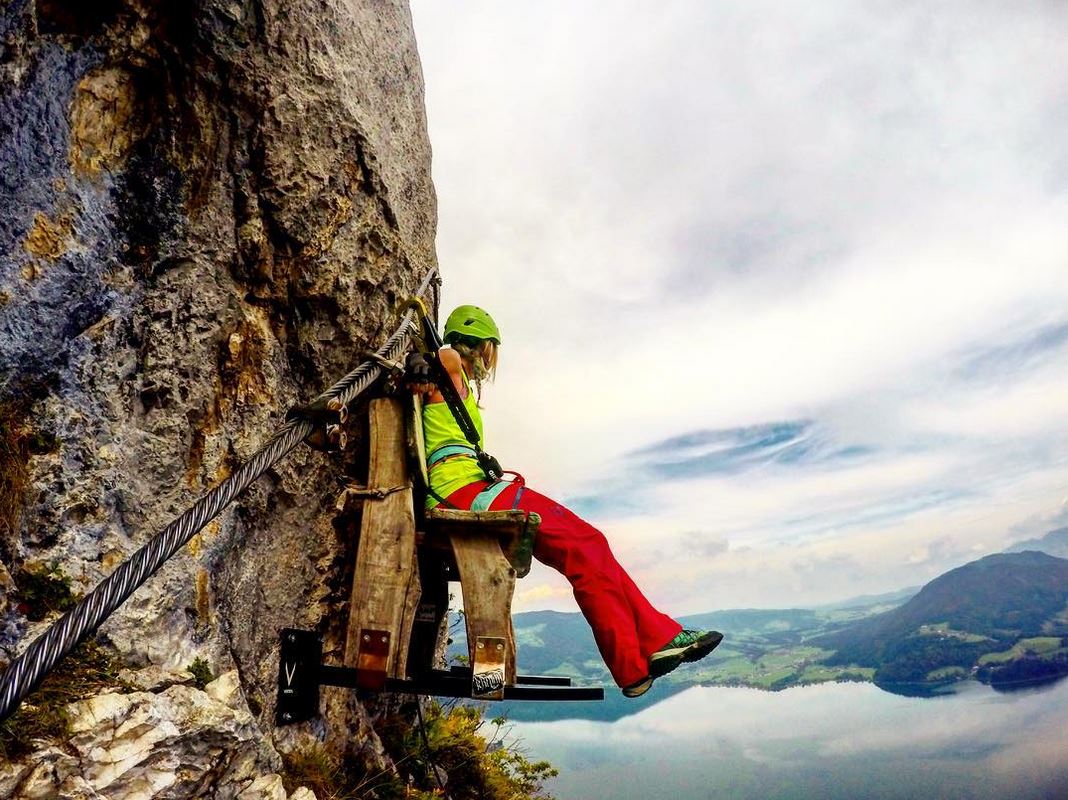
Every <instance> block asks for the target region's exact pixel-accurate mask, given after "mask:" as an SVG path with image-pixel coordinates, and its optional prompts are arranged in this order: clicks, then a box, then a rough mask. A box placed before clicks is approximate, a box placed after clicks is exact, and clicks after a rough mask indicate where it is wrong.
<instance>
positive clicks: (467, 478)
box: [423, 375, 486, 508]
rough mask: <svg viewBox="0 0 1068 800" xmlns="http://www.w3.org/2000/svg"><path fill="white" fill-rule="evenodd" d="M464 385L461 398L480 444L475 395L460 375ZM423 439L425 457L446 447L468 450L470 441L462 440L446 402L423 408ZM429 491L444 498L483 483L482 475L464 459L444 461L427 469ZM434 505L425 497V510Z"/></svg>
mask: <svg viewBox="0 0 1068 800" xmlns="http://www.w3.org/2000/svg"><path fill="white" fill-rule="evenodd" d="M464 383H465V384H466V386H467V397H465V398H464V407H465V408H466V409H467V413H468V414H470V415H471V421H472V422H473V423H474V424H475V430H476V431H478V440H479V444H480V445H482V444H483V442H482V439H483V434H482V414H480V413H479V410H478V402H477V400H476V399H475V393H474V392H473V391H472V390H471V383H470V382H469V381H468V380H467V376H466V375H464ZM423 438H424V439H425V440H426V455H427V458H430V457H431V456H432V455H433V454H434V451H435V450H437V449H438V448H440V447H444V446H445V445H450V444H458V445H463V446H464V447H470V446H471V444H470V442H468V441H467V439H465V438H464V435H463V432H462V431H461V430H460V426H459V425H457V424H456V418H455V417H453V415H452V412H451V411H450V410H449V405H448V403H444V402H442V403H428V404H426V405H424V406H423ZM429 472H430V488H431V489H432V490H433V491H434V492H436V493H437V494H438V496H440V497H448V496H449V495H450V494H452V493H453V492H455V491H456V490H457V489H460V488H463V487H464V486H467V484H469V483H474V482H475V481H483V480H485V479H486V474H485V473H484V472H483V471H482V468H481V467H479V465H478V462H477V461H476V460H475V459H474V458H473V457H472V458H466V457H464V456H459V457H456V456H454V457H451V458H447V459H446V460H444V461H441V462H439V463H437V464H435V465H434V466H433V467H429ZM436 505H438V501H437V500H435V499H434V498H433V497H432V496H430V495H428V496H427V499H426V506H427V508H433V507H434V506H436Z"/></svg>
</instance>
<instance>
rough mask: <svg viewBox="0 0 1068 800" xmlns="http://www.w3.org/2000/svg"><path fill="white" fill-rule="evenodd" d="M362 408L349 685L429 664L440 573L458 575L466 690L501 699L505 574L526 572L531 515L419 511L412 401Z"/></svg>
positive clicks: (506, 654)
mask: <svg viewBox="0 0 1068 800" xmlns="http://www.w3.org/2000/svg"><path fill="white" fill-rule="evenodd" d="M370 415H371V416H370V423H371V425H370V429H371V457H370V467H369V472H368V475H369V477H368V487H367V489H366V490H361V494H363V496H364V498H365V502H364V504H363V517H362V522H361V526H360V543H359V548H358V554H357V560H356V572H355V576H354V581H353V588H352V596H351V604H350V612H349V628H348V639H347V644H346V649H345V664H346V665H348V666H354V667H355V668H356V674H357V685H359V686H361V687H362V688H368V689H381V688H382V687H383V686H384V685H385V684H386V681H387V680H388V679H390V678H393V679H404V678H407V677H410V678H415V679H418V678H419V677H421V676H422V675H424V674H429V673H430V672H432V671H433V670H434V664H433V660H434V657H435V653H437V652H438V651H439V645H440V644H441V643H440V641H439V634H440V632H441V630H442V620H443V618H444V616H445V614H446V613H447V611H448V600H449V597H448V581H449V579H450V578H451V579H453V580H455V579H459V582H460V585H461V587H462V590H463V597H464V611H465V613H464V619H465V623H466V626H467V644H468V652H469V657H470V665H471V666H470V675H471V697H474V698H477V699H484V700H501V699H503V698H504V694H505V688H506V687H511V686H514V685H515V683H516V646H515V632H514V631H513V629H512V595H513V592H514V591H515V581H516V579H517V578H519V577H523V576H524V575H526V574H527V572H529V570H530V563H531V556H532V552H533V542H534V536H535V532H536V529H537V526H538V525H539V524H540V522H541V520H540V518H539V517H538V515H537V514H528V513H526V512H524V511H519V510H514V511H512V510H509V511H460V510H454V509H448V508H441V507H437V508H433V509H429V510H426V511H425V512H423V511H422V508H423V506H422V499H423V497H425V490H426V487H427V486H428V485H429V480H428V477H427V474H426V448H425V443H424V441H423V425H422V407H421V403H420V402H419V399H418V398H415V400H414V402H413V403H412V404H411V406H410V408H409V410H408V413H407V414H406V413H405V409H404V404H402V402H401V401H400V400H397V399H394V398H384V399H379V400H374V401H372V402H371V405H370ZM406 416H407V421H408V424H407V425H406V424H405V418H406ZM413 477H414V478H415V484H416V486H415V487H414V488H413V481H412V478H413ZM417 520H418V522H419V524H418V526H417ZM417 527H418V529H419V530H418V531H417Z"/></svg>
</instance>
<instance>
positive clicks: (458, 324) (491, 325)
mask: <svg viewBox="0 0 1068 800" xmlns="http://www.w3.org/2000/svg"><path fill="white" fill-rule="evenodd" d="M461 336H469V337H471V338H472V339H492V340H493V341H494V342H496V343H497V344H500V343H501V332H500V331H499V330H497V323H496V322H494V321H493V317H491V316H490V315H489V314H487V313H486V312H485V311H484V310H482V309H481V308H479V307H478V306H459V307H457V308H456V309H455V310H454V311H453V312H452V313H451V314H449V318H448V319H447V320H445V336H444V339H445V341H446V343H452V342H455V341H456V340H457V339H459V338H460V337H461Z"/></svg>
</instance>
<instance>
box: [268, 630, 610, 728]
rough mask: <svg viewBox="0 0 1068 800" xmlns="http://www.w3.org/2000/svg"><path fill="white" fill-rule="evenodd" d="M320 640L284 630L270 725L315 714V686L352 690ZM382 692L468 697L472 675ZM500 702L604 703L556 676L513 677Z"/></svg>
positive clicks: (450, 673) (438, 677)
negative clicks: (328, 660) (327, 659)
mask: <svg viewBox="0 0 1068 800" xmlns="http://www.w3.org/2000/svg"><path fill="white" fill-rule="evenodd" d="M322 662H323V640H322V639H321V638H320V637H319V635H318V634H317V633H315V632H313V631H302V630H298V629H296V628H283V629H282V633H281V647H280V651H279V657H278V699H277V703H276V705H275V723H276V724H277V725H292V724H294V723H297V722H305V721H307V720H309V719H312V718H313V717H316V716H318V715H319V687H320V686H341V687H345V688H349V689H355V688H357V671H356V670H355V669H352V668H350V667H335V666H330V665H327V664H323V663H322ZM382 691H386V692H395V693H399V694H428V695H435V696H437V697H468V698H469V697H471V696H472V673H471V669H470V668H468V667H453V668H452V669H449V670H431V671H429V672H427V673H426V674H424V675H421V676H418V677H415V678H408V679H406V680H399V679H397V678H388V679H387V680H386V682H385V685H384V686H383V687H382ZM503 699H505V700H542V701H545V700H604V689H603V688H601V687H600V686H572V685H571V679H570V678H567V677H561V676H556V675H518V676H516V682H515V685H514V686H505V687H504V698H503Z"/></svg>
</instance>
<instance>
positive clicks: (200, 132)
mask: <svg viewBox="0 0 1068 800" xmlns="http://www.w3.org/2000/svg"><path fill="white" fill-rule="evenodd" d="M435 224H436V211H435V199H434V193H433V187H432V184H431V180H430V147H429V143H428V140H427V135H426V124H425V118H424V105H423V94H422V76H421V72H420V66H419V60H418V55H417V52H416V49H415V40H414V34H413V31H412V24H411V18H410V14H409V11H408V8H407V4H406V3H405V2H391V1H390V0H196V1H195V2H188V1H187V0H103V1H102V2H99V3H81V2H77V0H36V2H34V0H9V2H7V3H6V4H4V5H3V8H2V10H0V376H2V377H0V428H2V429H3V430H2V434H3V435H2V436H0V603H2V604H3V608H2V612H3V626H2V629H0V647H2V648H3V651H4V652H6V654H7V657H11V656H13V655H15V654H16V653H17V652H20V651H21V649H22V648H24V647H25V646H26V645H27V644H28V643H29V639H30V637H31V636H33V635H36V634H37V633H39V632H40V630H41V624H37V625H33V624H32V623H29V622H28V621H27V619H26V617H25V616H24V611H25V608H23V607H22V606H21V605H20V587H19V576H20V574H22V571H23V570H24V569H25V567H26V565H28V564H31V563H46V564H49V563H52V562H55V563H57V564H58V565H60V567H61V569H62V570H63V571H64V572H65V574H66V575H68V576H69V577H70V578H71V581H72V588H73V589H74V590H75V591H79V592H84V591H87V590H89V589H91V588H92V587H93V586H94V585H95V584H96V583H97V582H98V581H99V580H101V579H102V578H103V577H105V576H106V575H108V574H109V573H110V572H111V571H112V570H113V569H114V568H115V566H116V565H117V564H119V563H121V561H122V560H123V559H124V558H125V557H126V556H127V555H128V554H129V553H131V552H132V551H133V550H134V549H136V548H137V547H139V546H140V545H141V544H143V543H144V542H145V541H146V540H147V539H148V538H149V537H150V536H151V535H153V534H154V533H155V532H157V531H158V530H160V529H162V528H163V527H164V526H165V525H166V524H167V523H168V522H169V521H170V520H171V519H173V518H174V517H175V516H177V515H178V514H179V513H181V512H182V511H183V510H185V509H186V508H187V507H188V506H189V505H190V504H191V503H192V501H193V500H194V499H195V498H196V497H197V496H198V495H199V494H201V493H202V492H203V491H205V490H206V489H207V488H208V487H210V486H211V485H213V484H214V483H216V482H218V481H219V480H220V479H222V478H224V477H225V476H226V475H227V474H229V472H230V471H231V470H232V469H233V467H234V466H235V465H236V464H238V463H240V462H242V461H244V460H245V458H247V457H248V456H249V455H250V454H251V453H252V452H254V450H255V449H256V448H257V447H258V446H259V445H260V444H262V442H263V441H265V439H266V437H267V436H268V435H269V433H270V432H272V431H273V430H274V429H275V428H276V427H277V426H278V425H279V424H280V421H281V419H282V416H283V414H284V411H285V409H286V408H288V407H289V406H290V405H292V404H293V403H295V402H298V401H301V400H304V399H307V398H309V397H312V396H314V395H315V394H316V393H318V392H319V391H321V390H322V389H323V388H325V387H326V386H328V385H329V384H330V383H332V382H333V380H335V379H336V378H338V377H340V376H341V375H342V374H344V373H345V372H347V371H348V370H349V369H351V368H352V367H353V366H355V364H357V363H358V362H359V361H360V360H362V359H361V353H362V351H363V350H366V349H368V348H371V347H374V346H377V345H378V344H379V343H380V342H381V340H382V339H383V338H384V337H385V336H386V335H388V334H389V333H390V332H392V330H393V329H394V327H395V325H396V321H397V317H396V314H395V310H396V307H397V304H398V301H399V300H400V299H402V298H403V297H405V296H407V295H408V294H410V293H411V292H412V291H413V290H414V288H415V287H416V286H417V285H418V283H419V282H420V280H421V278H422V276H423V275H424V274H425V273H426V271H427V270H428V269H429V268H430V267H431V266H432V265H433V264H434V262H435V256H434V233H435ZM340 468H341V463H340V459H339V458H338V457H336V456H335V457H326V456H323V455H321V454H318V453H313V452H311V451H308V450H306V449H302V450H298V451H296V452H295V453H294V454H293V455H292V456H290V458H289V459H288V460H286V461H284V462H282V464H280V465H279V466H278V467H277V468H276V469H275V470H272V471H270V472H269V473H268V474H267V475H265V476H264V478H261V479H260V481H258V482H257V483H256V484H255V485H254V486H253V487H252V488H251V489H250V490H249V491H248V492H247V493H246V494H245V496H244V497H243V498H242V499H241V500H240V501H239V502H238V503H236V504H235V505H234V506H232V507H231V508H230V509H228V510H227V511H225V512H224V513H223V514H222V515H220V516H219V517H218V518H217V519H216V520H215V521H214V522H212V523H211V524H209V525H208V527H207V528H206V529H205V530H204V531H203V532H202V533H201V534H199V535H198V536H197V537H195V538H194V539H193V541H192V542H191V543H190V545H189V546H188V547H187V548H185V549H184V550H183V551H182V552H181V553H179V554H178V555H177V556H176V557H175V558H173V559H172V560H171V562H169V563H168V564H167V565H166V566H165V567H164V568H163V569H161V570H160V572H159V573H157V574H156V575H155V576H154V577H153V578H152V579H150V581H149V582H148V583H147V584H146V585H145V586H144V587H143V588H142V589H140V590H138V591H137V592H136V593H135V594H134V595H133V597H131V598H130V600H128V601H127V603H126V604H125V605H124V606H123V607H122V608H121V609H120V610H119V611H118V612H117V613H116V614H115V615H114V616H113V617H112V618H111V619H110V620H109V621H108V622H107V623H105V624H104V626H103V627H102V628H101V630H100V639H101V641H102V642H104V643H109V644H111V645H112V646H113V647H114V648H115V651H116V652H117V654H118V655H119V657H120V658H121V659H122V660H124V661H125V662H126V663H127V664H129V665H131V666H132V667H135V668H149V667H152V668H157V669H158V668H164V669H169V670H176V669H184V668H185V667H187V666H188V665H189V664H190V662H192V661H193V660H194V658H198V657H199V658H203V659H205V660H206V661H207V662H208V664H210V666H211V668H212V670H213V672H214V673H215V674H224V675H225V676H227V677H226V678H225V680H227V681H230V680H233V681H235V683H234V691H233V694H232V696H229V697H228V698H227V699H226V700H225V701H221V700H219V699H218V698H215V699H213V698H212V697H211V696H210V692H208V693H205V692H200V691H199V690H196V689H193V688H191V687H187V686H178V685H176V686H173V687H171V688H169V689H166V690H165V691H162V692H161V693H158V694H153V693H133V694H126V695H102V696H100V697H97V698H94V699H91V700H87V701H85V703H82V704H79V705H78V708H77V709H74V710H73V712H74V713H73V716H74V724H75V728H76V731H77V733H76V735H75V737H74V738H73V739H72V740H71V742H70V743H69V744H68V745H66V746H63V747H59V748H54V747H53V748H51V749H48V750H44V751H42V753H41V754H38V755H37V756H35V757H33V758H31V759H28V760H26V761H25V762H24V764H23V767H24V766H25V765H26V764H32V765H33V769H35V770H38V771H41V770H44V772H47V770H49V769H50V770H51V772H50V773H48V774H50V775H52V776H53V777H52V778H51V779H49V780H52V783H51V784H48V785H49V786H51V787H52V789H49V790H47V791H45V790H44V789H41V791H43V792H44V793H43V794H41V795H40V796H54V792H58V791H59V787H61V786H62V787H65V788H64V789H63V790H62V791H63V792H65V793H66V794H64V795H62V796H71V797H80V796H85V797H96V796H105V797H127V796H129V797H134V796H151V795H152V793H153V792H156V793H158V795H159V796H166V797H186V796H201V795H202V794H203V793H204V792H207V793H208V794H209V795H210V794H211V793H215V794H216V795H217V796H220V797H224V796H225V797H231V796H236V795H237V794H238V793H239V791H253V792H259V791H260V789H262V796H266V797H274V796H284V792H283V793H282V795H278V793H277V791H276V790H280V789H281V787H280V784H276V782H275V779H274V778H272V777H271V775H272V773H273V772H274V771H275V770H276V769H277V768H278V764H279V762H278V752H277V750H278V749H279V748H281V749H284V748H285V747H288V746H292V745H293V744H294V742H295V741H297V740H299V739H300V737H307V736H310V735H311V734H310V733H309V732H308V730H307V726H305V730H304V731H285V732H280V731H278V730H276V729H274V728H273V690H274V681H275V674H276V670H277V658H276V645H277V633H278V629H279V628H280V627H283V626H298V627H304V628H319V629H320V630H322V631H324V633H325V634H326V635H327V647H328V649H329V648H331V647H333V648H337V649H339V648H340V647H341V644H342V643H341V642H340V641H338V640H337V638H336V637H337V633H338V630H337V628H338V626H339V623H338V620H339V618H340V619H343V615H339V614H338V613H336V612H337V611H338V609H340V608H341V607H342V606H343V604H344V602H345V601H346V600H347V594H348V587H347V586H345V585H344V583H345V579H346V575H345V565H346V564H347V563H349V560H350V558H351V553H350V549H351V542H349V541H347V540H346V538H345V536H344V535H343V534H342V533H341V532H339V531H338V530H336V529H335V528H336V526H335V524H334V517H335V515H336V513H337V512H336V511H335V510H334V500H335V492H336V488H337V483H336V479H335V476H336V474H337V473H338V472H339V470H340ZM42 624H43V623H42ZM219 680H220V681H222V680H224V679H222V678H220V679H219ZM216 684H218V681H216ZM197 695H201V696H200V697H198V696H197ZM328 703H329V705H330V707H331V713H330V714H329V715H328V719H327V722H326V724H325V726H322V727H321V728H320V729H319V730H317V731H316V733H317V735H318V736H319V737H320V738H325V739H326V740H327V741H328V742H330V741H334V742H335V743H336V742H341V741H344V740H353V741H355V742H356V746H364V745H366V748H367V749H368V751H369V752H371V753H372V755H373V753H374V751H375V749H376V745H375V743H374V741H373V734H371V733H370V732H369V729H368V726H367V722H366V719H365V718H364V712H363V710H362V708H361V707H360V706H359V705H358V704H357V703H355V701H353V700H351V699H350V698H349V697H348V696H347V695H344V696H335V697H333V699H330V698H328ZM213 715H214V716H213ZM206 718H211V719H212V720H214V721H213V722H210V723H208V722H203V723H201V722H197V720H204V719H206ZM92 719H96V720H100V719H108V720H114V721H115V724H114V725H111V723H109V724H108V725H105V726H104V728H106V730H105V729H101V726H100V724H99V723H92V722H88V723H87V722H85V720H92ZM138 720H141V722H138ZM201 724H203V725H204V726H205V727H203V728H202V729H198V727H197V726H198V725H201ZM138 725H141V726H143V727H144V730H141V729H140V728H138V727H137V726H138ZM109 726H110V727H109ZM131 726H132V727H131ZM198 730H200V732H201V733H202V734H203V735H199V734H198ZM108 736H111V737H112V738H111V739H108V738H107V737H108ZM361 736H366V741H364V742H361V741H360V737H361ZM280 737H281V738H280ZM116 750H121V752H122V753H127V752H129V753H134V752H135V751H136V752H137V753H140V752H141V751H144V753H145V757H144V758H143V759H141V760H140V761H138V762H137V763H138V764H149V765H151V766H150V767H146V768H144V769H140V771H139V770H138V769H136V768H131V769H132V770H133V771H132V772H131V771H130V770H125V771H124V770H123V769H121V768H120V767H118V766H115V765H114V764H112V762H113V761H115V760H116V759H118V760H119V761H120V762H121V763H122V764H125V763H126V762H127V761H129V760H131V759H133V758H134V757H135V756H134V755H129V756H126V755H121V754H117V752H116ZM216 751H220V752H225V753H226V757H225V759H223V760H220V758H221V756H218V754H217V753H216ZM212 753H216V755H215V756H213V755H211V754H212ZM138 757H139V756H138ZM49 764H50V765H52V766H50V767H46V765H49ZM105 764H106V765H107V766H105ZM180 764H184V765H189V764H199V765H200V766H199V767H196V769H194V770H193V772H190V773H188V774H186V773H184V772H182V771H181V769H179V767H178V765H180ZM72 765H73V766H72ZM2 769H4V768H3V767H0V770H2ZM7 769H8V772H6V773H5V772H0V775H4V774H6V775H7V776H8V777H10V776H11V775H12V774H15V772H12V771H11V770H15V771H16V772H18V771H19V770H22V767H19V766H18V765H16V766H15V767H10V766H9V767H8V768H7ZM182 769H186V767H182ZM109 770H110V771H109ZM197 770H199V772H198V771H197ZM44 772H42V774H44ZM18 774H21V772H18ZM209 779H210V780H209ZM204 781H209V782H208V783H204ZM254 782H255V783H254ZM35 785H38V786H41V787H44V786H45V783H41V782H40V781H38V783H37V784H35ZM253 785H255V786H256V787H259V788H256V789H251V788H249V787H251V786H253ZM138 787H140V788H138ZM204 787H208V789H205V788H204ZM272 787H273V788H272ZM20 791H21V790H20ZM35 791H36V790H35ZM139 791H140V792H142V793H141V794H138V792H139ZM49 792H53V794H49ZM79 792H81V794H79ZM94 792H95V793H96V794H94ZM198 792H200V793H201V794H198ZM16 796H23V795H18V794H16ZM25 796H27V797H29V796H31V795H30V794H25ZM241 796H242V797H245V796H246V795H241ZM248 796H260V795H259V794H254V795H248Z"/></svg>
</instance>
